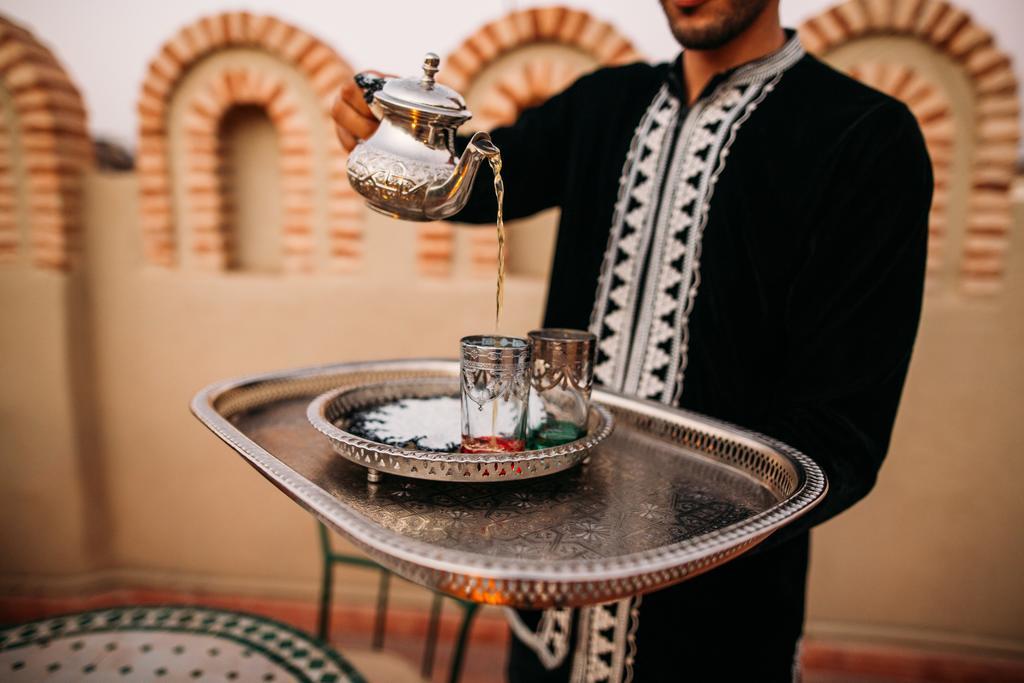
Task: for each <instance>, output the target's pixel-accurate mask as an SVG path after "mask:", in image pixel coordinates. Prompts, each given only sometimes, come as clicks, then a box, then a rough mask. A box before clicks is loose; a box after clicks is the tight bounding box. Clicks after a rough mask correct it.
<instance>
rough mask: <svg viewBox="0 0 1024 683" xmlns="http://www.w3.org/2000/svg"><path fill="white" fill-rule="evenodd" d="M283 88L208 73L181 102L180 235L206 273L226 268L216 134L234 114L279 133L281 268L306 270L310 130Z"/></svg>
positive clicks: (256, 76) (275, 80) (233, 72)
mask: <svg viewBox="0 0 1024 683" xmlns="http://www.w3.org/2000/svg"><path fill="white" fill-rule="evenodd" d="M289 90H290V89H289V88H288V86H287V85H286V84H285V82H284V81H283V80H282V79H281V78H279V77H277V76H274V75H272V74H266V73H260V72H257V71H254V70H252V69H247V68H224V69H221V70H220V71H218V72H217V73H215V74H214V75H213V76H212V77H211V78H209V79H208V80H207V82H206V83H205V84H204V85H203V87H202V88H200V89H199V90H198V91H197V92H196V93H195V94H194V95H193V97H192V98H191V100H190V101H189V102H188V107H187V109H186V113H185V150H184V151H185V168H186V169H187V172H188V182H187V183H186V185H185V193H186V197H187V206H188V214H187V216H186V227H187V229H188V230H187V232H188V235H189V237H190V239H191V242H192V243H191V247H192V249H193V252H194V253H195V254H196V255H197V256H199V257H200V259H199V262H200V263H201V264H202V265H205V266H206V267H209V268H213V269H216V270H222V269H224V268H226V267H228V266H229V265H230V264H229V258H230V256H229V255H230V252H231V250H230V248H229V246H230V242H231V240H232V238H233V236H232V235H230V234H228V231H227V211H226V209H225V206H224V201H223V199H224V192H223V188H222V187H221V178H220V175H219V170H220V167H221V164H222V163H223V159H222V156H221V153H220V152H221V150H220V139H219V132H220V126H221V122H222V121H223V118H224V115H225V114H227V112H228V111H229V110H230V109H231V108H233V107H236V106H241V105H255V106H258V107H260V108H262V109H263V110H264V111H265V112H266V114H267V116H268V117H269V118H270V120H271V122H272V123H273V124H274V127H275V128H276V130H277V133H278V152H279V155H280V157H279V158H280V172H281V180H282V186H283V189H284V191H283V214H284V215H283V223H284V225H283V228H284V252H285V253H284V256H285V258H284V266H285V270H286V271H291V272H302V271H307V270H310V269H311V268H312V256H313V227H312V222H311V214H312V202H313V193H314V189H313V178H312V175H311V173H310V154H311V150H312V141H311V140H310V135H309V127H308V125H307V124H306V122H305V120H304V118H303V116H302V115H301V113H300V112H299V109H298V107H297V106H296V104H295V100H294V97H293V96H292V94H291V92H290V91H289Z"/></svg>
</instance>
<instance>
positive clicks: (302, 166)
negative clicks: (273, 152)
mask: <svg viewBox="0 0 1024 683" xmlns="http://www.w3.org/2000/svg"><path fill="white" fill-rule="evenodd" d="M312 170H313V169H312V160H311V159H310V158H309V156H308V155H286V156H283V157H282V158H281V172H282V174H283V175H291V176H312Z"/></svg>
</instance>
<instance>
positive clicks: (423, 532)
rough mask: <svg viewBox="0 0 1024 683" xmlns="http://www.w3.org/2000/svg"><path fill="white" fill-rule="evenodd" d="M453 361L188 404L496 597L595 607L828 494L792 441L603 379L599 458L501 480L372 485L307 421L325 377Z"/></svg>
mask: <svg viewBox="0 0 1024 683" xmlns="http://www.w3.org/2000/svg"><path fill="white" fill-rule="evenodd" d="M457 373H458V363H456V362H454V361H444V360H402V361H382V362H368V363H347V364H341V365H333V366H325V367H319V368H309V369H304V370H293V371H287V372H278V373H270V374H264V375H256V376H252V377H245V378H241V379H237V380H230V381H226V382H219V383H217V384H214V385H211V386H209V387H207V388H206V389H204V390H202V391H201V392H199V394H198V395H197V396H196V397H195V398H194V399H193V401H192V410H193V412H194V413H195V414H196V416H197V417H198V418H199V419H200V420H202V421H203V422H204V423H205V424H206V425H207V426H208V427H209V428H210V429H211V430H213V432H214V433H215V434H217V435H218V436H219V437H220V438H221V439H223V440H224V441H225V442H227V443H228V444H229V445H230V446H231V447H232V448H234V449H235V450H236V451H238V452H239V453H240V454H241V455H242V457H244V458H245V459H246V460H247V461H248V462H249V463H250V464H251V465H252V466H253V467H255V468H256V469H257V470H258V471H259V472H260V473H261V474H263V476H265V477H266V478H267V479H269V480H270V481H271V482H272V483H273V484H275V485H276V486H277V487H278V488H280V489H281V490H282V491H284V492H285V493H286V494H287V495H289V496H290V497H291V498H292V499H294V500H295V501H296V502H298V503H299V504H300V505H302V506H303V507H304V508H306V509H307V510H309V511H310V512H312V513H313V514H314V515H316V516H317V517H318V518H320V519H321V520H323V521H324V522H325V523H327V524H328V525H329V526H331V527H333V528H334V529H335V530H337V531H338V532H340V533H342V534H343V535H345V536H346V537H348V538H349V539H350V540H351V541H352V542H353V543H354V544H355V545H357V546H358V547H359V548H361V549H362V550H363V551H365V552H366V553H367V554H368V555H369V556H370V557H371V558H373V559H374V560H376V561H377V562H379V563H380V564H382V565H383V566H385V567H387V568H389V569H391V570H393V571H395V572H396V573H398V574H400V575H402V576H404V577H406V578H408V579H409V580H411V581H414V582H416V583H419V584H421V585H424V586H428V587H430V588H433V589H436V590H440V591H443V592H446V593H449V594H452V595H456V596H459V597H462V598H467V599H471V600H476V601H478V602H486V603H492V604H503V605H511V606H516V607H532V608H540V607H548V606H554V605H585V604H593V603H598V602H605V601H608V600H614V599H617V598H621V597H624V596H626V595H633V594H637V593H644V592H648V591H651V590H654V589H657V588H660V587H664V586H667V585H669V584H672V583H676V582H678V581H681V580H683V579H686V578H689V577H691V576H695V575H697V574H699V573H702V572H704V571H707V570H708V569H711V568H712V567H714V566H716V565H719V564H722V563H723V562H726V561H728V560H730V559H732V558H734V557H736V556H738V555H739V554H741V553H743V552H745V551H747V550H749V549H750V548H752V547H753V546H754V545H756V544H757V543H759V542H761V541H762V540H764V539H765V538H766V537H767V536H768V535H769V534H771V533H772V532H773V531H775V530H777V529H779V528H780V527H782V526H784V525H786V524H788V523H790V522H792V521H793V520H794V519H796V518H797V517H799V516H800V515H803V514H804V513H806V512H807V511H808V510H809V509H810V508H812V507H813V506H814V505H815V504H817V503H818V502H819V501H820V500H821V498H822V497H823V496H824V494H825V490H826V482H825V478H824V475H823V474H822V472H821V470H820V469H819V468H818V466H817V465H815V464H814V463H813V462H812V461H811V460H810V459H809V458H807V457H805V456H804V455H802V454H801V453H799V452H797V451H795V450H793V449H791V448H789V447H787V446H785V445H783V444H781V443H778V442H776V441H773V440H771V439H768V438H765V437H762V436H759V435H756V434H752V433H749V432H746V431H743V430H741V429H738V428H736V427H733V426H730V425H727V424H724V423H721V422H717V421H714V420H711V419H708V418H705V417H702V416H699V415H695V414H693V413H688V412H684V411H679V410H674V409H669V408H666V407H664V406H662V405H659V404H654V403H650V402H645V401H639V400H636V399H632V398H629V397H625V396H621V395H618V394H614V393H610V392H606V391H595V392H594V399H595V400H596V401H598V402H600V403H601V404H603V405H604V406H606V407H607V408H609V409H610V410H611V411H612V412H613V413H614V415H615V422H616V427H615V432H614V433H613V434H612V435H611V436H610V437H608V439H607V440H605V441H604V442H603V443H602V444H601V445H599V446H598V447H596V448H595V449H594V450H593V452H592V453H591V458H590V462H589V463H588V464H586V465H583V466H581V467H576V468H574V469H571V470H569V471H566V472H563V473H561V474H557V475H554V476H551V477H543V478H540V479H530V480H522V481H510V482H506V483H502V484H462V483H455V482H438V481H421V480H411V479H399V478H385V480H384V481H383V482H381V483H380V484H367V482H366V476H365V470H364V469H363V468H362V467H360V466H358V465H355V464H353V463H351V462H348V461H347V460H345V459H343V458H341V457H338V456H337V455H336V454H335V453H334V452H333V451H332V450H331V446H330V444H329V443H328V442H327V441H326V440H325V439H324V438H323V437H322V436H321V435H320V434H319V433H317V432H316V430H314V429H313V427H312V426H310V424H309V422H308V421H307V420H306V407H307V405H308V403H309V402H310V399H311V398H312V397H314V396H316V395H318V394H320V393H322V392H324V391H327V390H328V389H332V388H336V387H342V386H359V385H361V384H365V383H371V382H380V381H383V380H388V379H402V378H411V377H449V376H455V375H456V374H457Z"/></svg>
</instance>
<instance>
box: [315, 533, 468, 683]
mask: <svg viewBox="0 0 1024 683" xmlns="http://www.w3.org/2000/svg"><path fill="white" fill-rule="evenodd" d="M317 526H318V529H319V532H320V550H321V555H322V558H323V579H322V581H321V582H320V607H319V612H318V615H317V637H318V638H320V640H322V641H324V642H325V643H326V642H330V641H329V635H330V625H331V599H332V595H331V589H332V587H333V585H334V571H333V570H334V565H336V564H347V565H354V566H357V567H365V568H367V569H376V570H377V571H379V572H380V579H379V581H378V583H377V610H376V613H375V614H374V619H373V639H372V641H371V644H372V647H373V649H374V650H379V649H381V648H382V647H383V646H384V633H385V631H386V629H387V610H388V593H389V591H390V587H391V572H389V571H388V570H386V569H384V568H383V567H381V566H380V565H378V564H377V563H376V562H374V561H373V560H370V559H367V558H365V557H361V556H358V555H346V554H344V553H339V552H336V551H335V550H334V547H333V546H332V545H331V535H330V532H329V531H328V530H327V527H325V526H324V525H323V524H322V523H319V522H318V523H317ZM444 597H445V596H443V595H442V594H440V593H434V596H433V600H432V602H431V605H430V620H429V621H428V622H427V641H426V644H425V646H424V650H423V660H422V663H421V665H420V673H421V675H422V676H423V678H425V679H427V680H430V678H431V676H432V675H433V672H434V655H435V652H436V650H437V632H438V626H439V624H440V621H441V610H442V607H443V598H444ZM452 600H453V601H454V602H455V603H456V604H457V605H458V606H459V607H461V608H462V623H460V624H459V633H458V636H457V638H456V641H455V652H454V653H453V654H452V663H451V667H450V669H449V672H448V681H449V683H458V680H459V678H460V677H461V675H462V665H463V660H464V659H465V654H466V640H468V638H469V629H470V626H472V622H473V617H474V616H476V612H477V609H478V608H479V607H480V605H479V604H477V603H475V602H470V601H468V600H459V599H457V598H452Z"/></svg>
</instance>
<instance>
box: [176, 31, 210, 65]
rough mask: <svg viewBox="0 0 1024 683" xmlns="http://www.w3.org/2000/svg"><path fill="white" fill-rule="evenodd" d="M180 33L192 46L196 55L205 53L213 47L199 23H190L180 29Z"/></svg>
mask: <svg viewBox="0 0 1024 683" xmlns="http://www.w3.org/2000/svg"><path fill="white" fill-rule="evenodd" d="M181 32H182V35H183V36H184V38H185V40H186V42H188V43H189V45H190V46H191V47H192V50H193V52H194V54H195V55H196V57H200V56H202V55H205V54H206V53H208V52H209V51H210V50H212V49H213V48H214V44H213V42H212V41H211V40H210V36H209V35H207V33H206V31H204V30H203V29H202V26H201V25H200V24H190V25H188V26H186V27H185V28H183V29H182V31H181Z"/></svg>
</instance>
